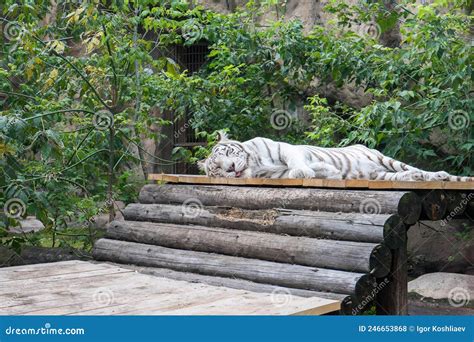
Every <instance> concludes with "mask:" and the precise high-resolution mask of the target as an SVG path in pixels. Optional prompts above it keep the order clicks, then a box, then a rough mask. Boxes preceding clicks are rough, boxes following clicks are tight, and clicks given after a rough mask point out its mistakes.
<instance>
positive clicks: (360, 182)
mask: <svg viewBox="0 0 474 342" xmlns="http://www.w3.org/2000/svg"><path fill="white" fill-rule="evenodd" d="M148 180H151V181H161V182H170V183H185V184H220V185H270V186H302V187H318V188H366V189H423V190H426V189H442V190H474V182H439V181H429V182H424V181H423V182H422V181H416V182H415V181H377V180H365V179H348V180H331V179H269V178H266V179H265V178H211V177H206V176H198V175H169V174H150V175H149V176H148Z"/></svg>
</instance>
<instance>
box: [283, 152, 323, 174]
mask: <svg viewBox="0 0 474 342" xmlns="http://www.w3.org/2000/svg"><path fill="white" fill-rule="evenodd" d="M287 166H288V169H289V170H290V171H289V173H288V178H315V177H316V173H315V172H314V170H313V169H311V168H310V167H309V166H308V165H307V164H306V162H305V160H304V158H303V157H299V156H298V155H296V156H292V157H291V158H288V159H287Z"/></svg>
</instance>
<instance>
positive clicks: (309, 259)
mask: <svg viewBox="0 0 474 342" xmlns="http://www.w3.org/2000/svg"><path fill="white" fill-rule="evenodd" d="M106 237H108V238H111V239H115V240H122V241H132V242H139V243H144V244H149V245H157V246H163V247H169V248H175V249H184V250H191V251H200V252H209V253H219V254H224V255H232V256H241V257H246V258H253V259H261V260H269V261H276V262H282V263H289V264H298V265H305V266H315V267H322V268H328V269H336V270H344V271H350V272H363V273H370V274H372V275H373V276H375V277H383V276H385V275H387V274H388V272H389V270H390V263H391V260H392V259H391V254H390V250H389V249H388V248H387V247H386V246H384V245H380V244H375V243H367V242H353V241H339V240H323V239H314V238H307V237H293V236H284V235H277V234H269V233H261V232H251V231H242V230H229V229H224V228H214V227H205V226H182V225H176V224H166V223H150V222H136V221H114V222H112V223H111V224H110V225H109V228H108V230H107V234H106ZM335 251H337V253H335Z"/></svg>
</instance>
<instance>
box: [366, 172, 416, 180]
mask: <svg viewBox="0 0 474 342" xmlns="http://www.w3.org/2000/svg"><path fill="white" fill-rule="evenodd" d="M370 179H371V180H390V181H423V180H425V179H424V174H423V171H421V172H420V171H415V170H409V171H400V172H380V171H379V172H375V171H374V172H371V173H370Z"/></svg>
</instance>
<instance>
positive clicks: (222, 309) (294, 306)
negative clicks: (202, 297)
mask: <svg viewBox="0 0 474 342" xmlns="http://www.w3.org/2000/svg"><path fill="white" fill-rule="evenodd" d="M284 299H286V302H283V301H282V302H281V303H276V302H275V300H274V297H273V296H272V295H266V296H260V297H257V296H255V294H253V293H246V294H242V295H239V296H233V297H230V298H223V299H219V300H216V301H213V302H211V303H206V304H202V305H192V306H189V307H185V308H181V309H176V310H170V311H164V312H163V314H165V315H203V314H206V315H229V312H246V313H247V314H251V315H272V314H275V311H277V312H278V314H279V315H321V314H324V313H327V312H331V311H337V310H339V304H338V303H335V302H332V301H330V300H326V299H322V298H317V297H316V298H306V300H300V298H294V297H292V296H288V297H287V298H284Z"/></svg>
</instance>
